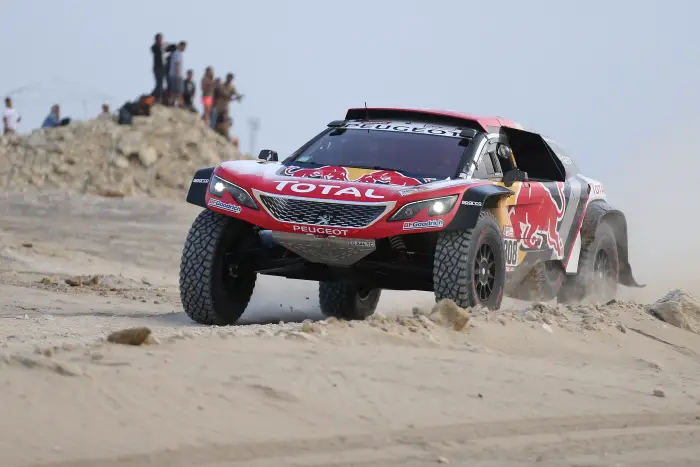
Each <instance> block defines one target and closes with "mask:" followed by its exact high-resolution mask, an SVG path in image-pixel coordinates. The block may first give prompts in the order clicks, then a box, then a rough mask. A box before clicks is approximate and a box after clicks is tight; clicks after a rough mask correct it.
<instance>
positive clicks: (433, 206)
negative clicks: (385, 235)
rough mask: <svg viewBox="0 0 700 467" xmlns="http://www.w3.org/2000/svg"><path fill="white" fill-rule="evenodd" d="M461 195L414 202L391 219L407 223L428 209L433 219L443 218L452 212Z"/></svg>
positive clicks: (405, 206) (406, 205)
mask: <svg viewBox="0 0 700 467" xmlns="http://www.w3.org/2000/svg"><path fill="white" fill-rule="evenodd" d="M458 197H459V195H451V196H444V197H442V198H432V199H426V200H422V201H414V202H413V203H408V204H405V205H404V206H402V207H401V209H399V210H398V211H396V214H394V215H393V216H391V217H390V218H389V220H388V221H389V222H392V221H405V220H408V219H412V218H413V217H415V215H416V214H418V213H419V212H421V211H422V210H423V209H428V215H429V216H431V217H434V216H442V215H443V214H447V213H448V212H450V211H451V210H452V208H453V207H454V206H455V203H456V202H457V198H458Z"/></svg>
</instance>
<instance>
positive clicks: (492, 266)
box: [473, 243, 496, 301]
mask: <svg viewBox="0 0 700 467" xmlns="http://www.w3.org/2000/svg"><path fill="white" fill-rule="evenodd" d="M473 281H474V290H475V291H476V296H477V298H478V299H479V301H485V300H488V299H489V298H490V297H491V294H492V293H493V287H494V284H495V282H496V261H495V255H494V253H493V248H491V245H489V244H488V243H484V244H482V245H481V246H480V247H479V250H478V251H477V252H476V258H475V259H474V277H473Z"/></svg>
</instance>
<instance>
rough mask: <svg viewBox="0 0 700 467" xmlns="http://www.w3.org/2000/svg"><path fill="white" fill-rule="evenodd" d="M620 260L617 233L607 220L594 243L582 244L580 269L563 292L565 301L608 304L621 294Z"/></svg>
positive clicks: (594, 238) (597, 230)
mask: <svg viewBox="0 0 700 467" xmlns="http://www.w3.org/2000/svg"><path fill="white" fill-rule="evenodd" d="M619 275H620V260H619V257H618V252H617V242H616V241H615V232H614V231H613V229H612V227H611V226H610V225H609V224H607V223H605V222H603V223H601V224H600V225H599V226H598V227H597V228H596V231H595V235H594V237H593V240H592V241H591V243H589V244H588V245H586V246H582V247H581V255H580V259H579V266H578V272H577V273H576V275H575V276H571V277H569V278H568V279H567V281H566V283H565V284H564V286H563V287H562V290H561V292H560V293H559V296H558V297H557V298H558V301H559V302H561V303H571V302H580V301H583V300H584V299H588V300H591V301H594V302H602V303H606V302H609V301H610V300H612V299H614V298H615V296H616V295H617V284H618V280H619Z"/></svg>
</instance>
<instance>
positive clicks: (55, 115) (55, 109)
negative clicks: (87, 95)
mask: <svg viewBox="0 0 700 467" xmlns="http://www.w3.org/2000/svg"><path fill="white" fill-rule="evenodd" d="M69 123H70V118H64V119H61V108H60V107H59V106H58V104H54V105H52V106H51V111H50V112H49V115H48V116H47V117H46V118H45V119H44V123H42V125H41V128H55V127H57V126H66V125H68V124H69Z"/></svg>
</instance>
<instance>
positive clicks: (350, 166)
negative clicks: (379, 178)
mask: <svg viewBox="0 0 700 467" xmlns="http://www.w3.org/2000/svg"><path fill="white" fill-rule="evenodd" d="M343 167H347V168H350V169H368V170H391V171H393V172H401V170H397V169H389V168H387V167H381V166H379V165H372V166H367V165H363V166H362V167H358V166H356V165H343Z"/></svg>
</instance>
